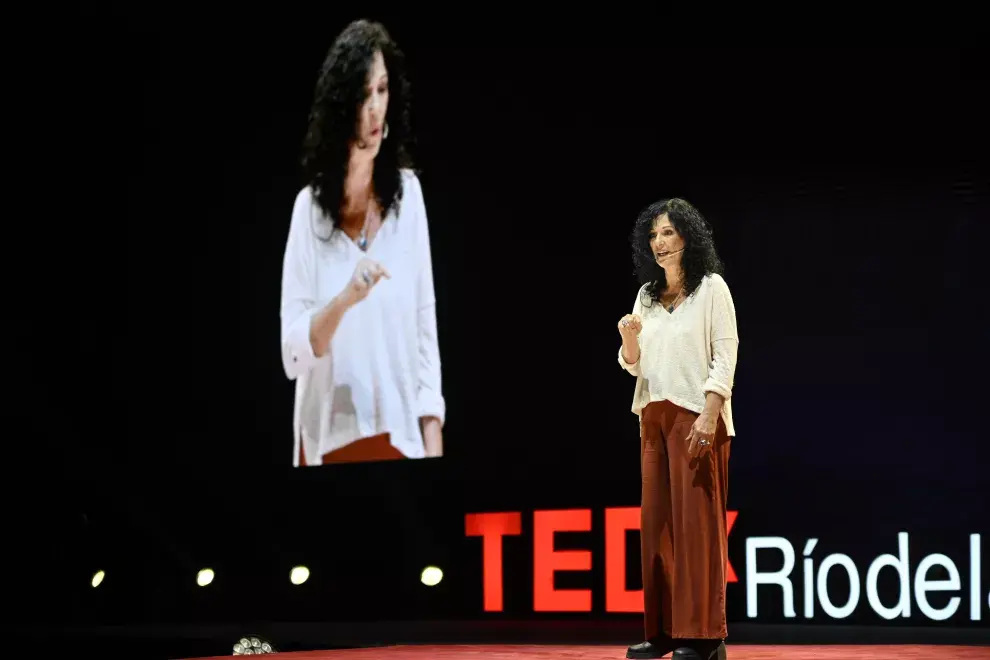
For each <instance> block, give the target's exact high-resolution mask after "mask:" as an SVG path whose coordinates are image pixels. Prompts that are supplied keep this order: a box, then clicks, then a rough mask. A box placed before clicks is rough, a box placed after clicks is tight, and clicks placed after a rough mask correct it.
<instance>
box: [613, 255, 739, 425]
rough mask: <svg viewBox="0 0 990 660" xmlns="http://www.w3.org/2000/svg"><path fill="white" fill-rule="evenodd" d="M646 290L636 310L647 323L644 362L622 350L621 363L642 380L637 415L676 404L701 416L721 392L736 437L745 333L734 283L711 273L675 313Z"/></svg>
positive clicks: (724, 412)
mask: <svg viewBox="0 0 990 660" xmlns="http://www.w3.org/2000/svg"><path fill="white" fill-rule="evenodd" d="M645 286H646V285H644V286H643V287H641V288H640V290H639V292H638V293H637V295H636V302H635V303H634V304H633V309H632V313H633V314H637V315H638V316H639V317H640V318H641V319H642V320H643V329H642V331H641V332H640V334H639V349H640V357H639V361H638V362H636V363H635V364H627V363H626V361H625V360H624V359H623V357H622V347H621V346H620V347H619V364H620V365H621V366H622V368H623V369H625V370H626V371H628V372H629V373H631V374H632V375H634V376H636V389H635V392H634V394H633V405H632V411H633V412H634V413H635V414H636V415H640V414H641V413H642V411H643V408H645V407H646V406H647V404H649V403H651V402H653V401H670V402H671V403H673V404H675V405H678V406H681V407H682V408H686V409H687V410H691V411H693V412H696V413H700V412H701V411H702V410H704V407H705V397H706V395H707V393H708V392H717V393H718V394H721V395H722V396H723V397H725V404H724V405H723V406H722V420H723V421H724V422H725V427H726V431H727V432H728V435H730V436H734V435H735V433H736V431H735V427H734V425H733V423H732V403H731V397H732V385H733V381H734V378H735V370H736V351H737V348H738V346H739V335H738V332H737V329H736V310H735V306H734V305H733V302H732V295H731V294H730V293H729V287H728V285H727V284H726V283H725V280H724V279H723V278H722V277H721V276H720V275H717V274H712V275H708V276H706V277H705V278H704V280H702V282H701V285H700V286H699V287H698V289H697V291H695V292H694V294H693V295H692V296H690V297H689V298H688V299H687V300H685V301H684V302H682V303H681V304H680V306H679V307H676V308H675V309H674V311H673V312H672V313H671V312H668V311H667V310H666V308H664V307H663V305H661V304H660V303H659V302H650V300H649V298H648V297H647V296H646V294H645V293H644V288H645ZM644 303H645V304H644Z"/></svg>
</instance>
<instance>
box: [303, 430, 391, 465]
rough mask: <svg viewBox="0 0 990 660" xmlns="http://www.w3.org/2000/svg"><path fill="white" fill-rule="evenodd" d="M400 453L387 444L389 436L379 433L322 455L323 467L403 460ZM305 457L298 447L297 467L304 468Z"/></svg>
mask: <svg viewBox="0 0 990 660" xmlns="http://www.w3.org/2000/svg"><path fill="white" fill-rule="evenodd" d="M404 458H405V456H404V455H403V454H402V452H401V451H399V450H398V449H396V448H395V447H393V446H392V445H391V444H390V443H389V434H388V433H381V434H379V435H373V436H371V437H368V438H361V439H360V440H356V441H355V442H352V443H351V444H349V445H346V446H344V447H341V448H340V449H335V450H334V451H332V452H330V453H329V454H324V455H323V460H322V463H323V465H329V464H330V463H365V462H370V461H394V460H401V459H404ZM306 465H308V464H307V463H306V456H305V454H303V450H302V446H301V445H300V447H299V467H305V466H306Z"/></svg>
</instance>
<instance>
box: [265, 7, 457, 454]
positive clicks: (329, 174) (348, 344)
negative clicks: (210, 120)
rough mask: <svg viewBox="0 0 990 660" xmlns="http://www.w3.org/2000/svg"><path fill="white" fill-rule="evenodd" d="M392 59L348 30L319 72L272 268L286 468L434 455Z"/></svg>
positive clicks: (424, 291)
mask: <svg viewBox="0 0 990 660" xmlns="http://www.w3.org/2000/svg"><path fill="white" fill-rule="evenodd" d="M402 59H403V58H402V53H401V51H400V50H399V49H398V47H397V46H396V44H395V43H394V42H393V41H392V39H391V38H390V37H389V35H388V33H387V32H386V30H385V29H384V28H383V27H382V26H381V25H379V24H377V23H371V22H368V21H355V22H354V23H352V24H351V25H349V26H348V27H347V28H346V29H345V30H344V31H343V32H342V33H341V34H340V35H339V36H338V37H337V39H336V41H335V42H334V44H333V46H332V47H331V48H330V52H329V54H328V55H327V57H326V60H325V61H324V63H323V68H322V71H321V73H320V77H319V80H318V81H317V85H316V93H315V100H314V102H313V107H312V110H311V113H310V124H309V131H308V133H307V135H306V140H305V144H304V147H305V149H304V158H303V167H304V170H305V176H306V185H305V187H304V188H303V189H302V190H301V191H300V192H299V194H298V195H297V197H296V200H295V205H294V207H293V210H292V220H291V224H290V228H289V235H288V240H287V243H286V247H285V257H284V262H283V270H282V299H281V312H280V316H281V321H282V324H281V326H282V329H281V335H282V364H283V368H284V369H285V373H286V375H287V376H288V377H289V378H290V379H293V380H295V381H296V396H295V406H294V411H293V431H294V437H295V442H294V449H293V461H294V463H295V465H296V466H299V465H315V464H321V463H337V462H350V461H371V460H385V459H392V458H422V457H425V456H440V455H442V453H443V435H442V427H443V422H444V415H445V403H444V397H443V394H442V393H441V388H440V353H439V349H438V342H437V321H436V299H435V297H434V289H433V267H432V261H431V254H430V235H429V226H428V224H427V217H426V206H425V202H424V199H423V190H422V187H421V186H420V182H419V179H418V178H417V176H416V174H415V173H413V171H412V170H411V169H410V165H409V159H408V157H407V155H406V150H405V146H406V142H407V140H408V138H409V126H408V120H409V116H408V107H407V103H408V90H407V82H406V80H405V77H404V71H403V68H402Z"/></svg>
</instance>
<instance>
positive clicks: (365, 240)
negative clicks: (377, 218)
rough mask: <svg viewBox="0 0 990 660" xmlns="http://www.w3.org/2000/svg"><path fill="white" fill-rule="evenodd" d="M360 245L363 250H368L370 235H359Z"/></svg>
mask: <svg viewBox="0 0 990 660" xmlns="http://www.w3.org/2000/svg"><path fill="white" fill-rule="evenodd" d="M358 247H359V248H361V249H362V250H366V249H367V248H368V237H367V236H365V235H364V234H361V236H360V237H358Z"/></svg>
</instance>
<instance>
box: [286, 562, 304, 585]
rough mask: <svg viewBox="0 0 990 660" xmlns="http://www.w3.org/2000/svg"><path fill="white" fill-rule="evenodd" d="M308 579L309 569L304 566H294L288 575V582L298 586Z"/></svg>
mask: <svg viewBox="0 0 990 660" xmlns="http://www.w3.org/2000/svg"><path fill="white" fill-rule="evenodd" d="M308 579H309V569H308V568H306V567H305V566H296V567H295V568H293V569H292V572H291V573H289V581H291V582H292V584H294V585H296V586H298V585H300V584H302V583H303V582H305V581H306V580H308Z"/></svg>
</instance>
